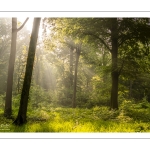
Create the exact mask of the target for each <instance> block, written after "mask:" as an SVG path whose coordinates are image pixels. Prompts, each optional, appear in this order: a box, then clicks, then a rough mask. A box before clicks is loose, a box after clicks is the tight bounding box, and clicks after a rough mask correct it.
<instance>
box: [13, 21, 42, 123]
mask: <svg viewBox="0 0 150 150" xmlns="http://www.w3.org/2000/svg"><path fill="white" fill-rule="evenodd" d="M40 21H41V18H35V19H34V22H33V28H32V34H31V39H30V45H29V52H28V58H27V64H26V72H25V78H24V83H23V89H22V93H21V100H20V107H19V112H18V116H17V118H16V120H15V121H14V124H16V125H22V124H25V123H26V121H27V120H26V117H27V116H26V114H27V106H28V98H29V90H30V85H31V78H32V72H33V64H34V58H35V51H36V44H37V38H38V32H39V26H40Z"/></svg>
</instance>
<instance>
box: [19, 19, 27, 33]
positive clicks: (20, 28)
mask: <svg viewBox="0 0 150 150" xmlns="http://www.w3.org/2000/svg"><path fill="white" fill-rule="evenodd" d="M28 19H29V17H28V18H27V19H26V20H25V21H24V23H23V24H22V25H21V26H20V27H19V28H18V29H17V32H18V31H20V30H21V29H22V28H23V27H24V25H25V24H26V22H27V21H28Z"/></svg>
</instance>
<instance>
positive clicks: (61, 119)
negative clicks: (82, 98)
mask: <svg viewBox="0 0 150 150" xmlns="http://www.w3.org/2000/svg"><path fill="white" fill-rule="evenodd" d="M127 105H129V106H128V107H127ZM142 106H143V104H141V106H140V105H139V106H138V107H137V105H135V104H132V105H131V104H127V103H126V104H123V105H122V106H121V109H120V110H118V111H110V110H109V109H108V108H107V107H94V108H92V109H83V108H82V109H81V108H76V109H72V108H50V109H47V108H44V107H43V108H42V109H35V110H33V109H32V111H31V110H30V111H29V112H28V122H27V124H25V125H23V126H19V127H18V126H15V125H13V124H12V122H13V121H12V120H10V119H6V118H4V117H3V114H2V113H3V111H2V110H0V132H61V133H64V132H72V133H73V132H104V133H105V132H109V133H112V132H127V133H133V132H150V123H149V118H150V117H148V116H150V107H149V106H148V107H146V108H143V107H142ZM14 114H16V112H14Z"/></svg>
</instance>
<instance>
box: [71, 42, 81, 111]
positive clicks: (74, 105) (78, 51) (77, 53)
mask: <svg viewBox="0 0 150 150" xmlns="http://www.w3.org/2000/svg"><path fill="white" fill-rule="evenodd" d="M80 52H81V46H80V45H78V46H77V48H76V63H75V74H74V85H73V101H72V107H73V108H76V88H77V72H78V62H79V57H80Z"/></svg>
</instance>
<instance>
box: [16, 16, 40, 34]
mask: <svg viewBox="0 0 150 150" xmlns="http://www.w3.org/2000/svg"><path fill="white" fill-rule="evenodd" d="M26 18H27V17H18V18H17V19H18V21H19V22H21V23H23V22H24V21H25V20H26ZM33 20H34V18H33V17H29V19H28V21H27V22H26V24H25V26H26V28H27V30H29V31H30V32H32V26H33ZM41 35H42V22H41V24H40V29H39V36H41Z"/></svg>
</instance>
